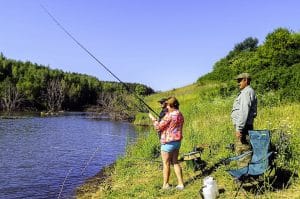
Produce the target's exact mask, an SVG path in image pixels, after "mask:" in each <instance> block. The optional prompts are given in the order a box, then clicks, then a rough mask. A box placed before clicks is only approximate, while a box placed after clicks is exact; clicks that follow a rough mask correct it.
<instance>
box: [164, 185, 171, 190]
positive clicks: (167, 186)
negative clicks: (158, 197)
mask: <svg viewBox="0 0 300 199" xmlns="http://www.w3.org/2000/svg"><path fill="white" fill-rule="evenodd" d="M162 189H163V190H168V189H171V186H170V185H169V184H166V185H165V186H163V187H162Z"/></svg>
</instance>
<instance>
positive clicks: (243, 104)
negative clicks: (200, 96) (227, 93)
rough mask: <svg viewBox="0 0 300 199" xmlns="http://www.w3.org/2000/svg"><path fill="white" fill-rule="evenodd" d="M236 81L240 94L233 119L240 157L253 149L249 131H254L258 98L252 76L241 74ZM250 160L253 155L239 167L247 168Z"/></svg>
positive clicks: (234, 105)
mask: <svg viewBox="0 0 300 199" xmlns="http://www.w3.org/2000/svg"><path fill="white" fill-rule="evenodd" d="M236 79H237V81H238V84H239V88H240V92H239V95H238V97H237V98H236V99H235V101H234V103H233V107H232V111H231V119H232V121H233V125H234V128H235V136H236V143H235V152H236V154H237V155H240V154H242V153H244V152H246V151H249V150H250V148H251V146H250V142H249V133H248V131H249V130H253V121H254V118H255V117H256V115H257V98H256V95H255V92H254V90H253V89H252V87H251V86H250V82H251V76H250V75H249V74H248V73H242V74H239V75H238V76H237V78H236ZM250 159H251V155H249V156H246V157H245V158H244V159H242V160H240V161H239V166H240V167H244V166H247V165H248V163H249V161H250Z"/></svg>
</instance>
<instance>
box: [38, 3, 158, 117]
mask: <svg viewBox="0 0 300 199" xmlns="http://www.w3.org/2000/svg"><path fill="white" fill-rule="evenodd" d="M40 6H41V7H42V9H43V10H44V11H45V12H46V13H47V15H48V16H49V17H50V18H51V19H52V20H53V21H54V22H55V24H56V25H57V26H58V27H59V28H60V29H61V30H63V31H64V32H65V33H66V34H67V35H68V36H69V37H70V38H71V39H72V40H73V41H74V42H75V43H76V44H77V45H78V46H79V47H80V48H82V49H83V50H84V51H85V52H86V53H87V54H88V55H90V56H91V57H92V58H93V59H94V60H95V61H96V62H97V63H98V64H99V65H100V66H102V67H103V68H104V69H105V70H106V71H107V72H108V73H109V74H111V75H112V76H113V77H114V78H115V79H117V80H118V81H119V82H120V83H121V84H122V85H123V86H124V87H125V88H126V90H127V91H128V92H131V93H132V94H133V95H134V97H135V98H136V99H138V100H139V101H140V102H141V103H142V104H143V105H145V106H146V107H147V108H148V110H150V111H152V112H153V113H154V114H155V115H156V116H158V117H159V114H158V113H156V112H155V111H154V110H153V109H152V108H151V107H150V106H149V105H148V104H147V103H146V102H145V101H144V100H143V99H142V98H141V97H139V96H138V95H137V94H136V93H135V92H132V91H131V89H130V88H129V86H128V85H127V84H126V83H124V82H123V81H122V80H121V79H120V78H118V77H117V76H116V75H115V74H114V73H113V72H112V71H111V70H109V68H107V67H106V66H105V65H104V64H103V63H102V62H101V61H100V60H99V59H97V57H95V56H94V55H93V54H92V53H91V52H90V51H89V50H88V49H87V48H86V47H84V45H82V44H81V43H80V42H79V41H78V40H77V39H76V38H75V37H74V36H73V35H72V34H71V33H70V32H69V31H67V30H66V29H65V28H64V27H63V26H62V25H61V23H59V21H58V20H57V19H56V18H55V17H54V16H53V15H52V14H51V13H50V12H49V11H48V9H47V8H46V7H45V6H43V5H42V4H40Z"/></svg>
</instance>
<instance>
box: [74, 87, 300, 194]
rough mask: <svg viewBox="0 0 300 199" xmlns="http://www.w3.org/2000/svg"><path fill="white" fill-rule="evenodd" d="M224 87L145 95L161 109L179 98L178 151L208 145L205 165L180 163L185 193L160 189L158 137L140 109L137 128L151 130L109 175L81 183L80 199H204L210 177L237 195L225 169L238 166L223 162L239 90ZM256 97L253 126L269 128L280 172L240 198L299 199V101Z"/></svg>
mask: <svg viewBox="0 0 300 199" xmlns="http://www.w3.org/2000/svg"><path fill="white" fill-rule="evenodd" d="M221 88H222V85H221V84H219V83H212V82H211V83H207V84H200V83H195V84H192V85H189V86H186V87H183V88H179V89H173V90H171V91H168V92H162V93H157V94H154V95H151V96H149V97H147V98H146V99H145V100H146V102H147V103H148V104H149V105H150V106H151V107H155V110H156V111H157V112H159V111H160V109H159V104H158V102H157V100H158V99H160V98H162V97H169V96H176V97H177V98H178V100H179V102H180V111H181V112H182V113H183V115H184V117H185V124H184V138H183V141H182V147H181V150H180V154H181V155H183V154H185V153H188V152H190V151H192V150H193V148H194V147H195V146H199V145H201V146H204V150H203V153H202V155H201V159H202V160H203V161H205V162H206V166H205V168H202V169H201V170H197V171H195V170H194V168H193V164H192V163H191V162H189V161H184V162H182V163H181V166H182V168H183V174H184V181H185V183H186V186H185V189H184V190H183V191H177V190H175V189H171V190H168V191H163V190H161V186H162V165H161V163H160V162H161V158H160V156H157V153H158V147H159V141H158V138H157V134H156V132H155V131H154V129H153V128H152V126H151V123H150V121H149V118H148V115H147V114H145V113H140V114H138V115H137V116H136V120H135V125H136V126H137V128H138V126H140V125H142V126H145V125H150V127H148V128H145V129H146V130H144V132H147V133H141V135H140V136H139V139H138V141H137V143H136V144H135V145H133V146H130V147H129V148H128V149H127V152H126V155H125V156H124V157H120V158H119V159H118V160H117V161H116V163H115V164H114V165H113V166H112V167H110V168H107V169H105V171H104V172H103V175H105V176H106V178H104V179H101V180H98V181H97V180H96V181H94V182H93V183H86V184H85V185H84V186H82V187H80V188H79V191H78V194H77V196H78V198H201V196H200V194H199V192H200V190H201V187H202V185H203V178H204V177H205V176H207V175H210V176H213V177H214V178H215V179H216V181H217V184H218V187H219V190H220V197H219V198H233V197H234V195H235V193H236V189H237V184H236V183H235V182H234V181H233V178H232V177H231V176H230V175H229V174H228V173H227V172H226V170H228V169H229V168H233V167H234V166H235V165H234V164H229V165H225V164H219V162H220V160H221V159H223V158H227V157H230V156H234V154H233V153H232V151H231V150H229V149H228V148H227V147H226V146H228V144H230V143H234V134H233V132H234V129H233V126H232V123H231V120H230V112H231V108H232V103H233V100H234V98H235V96H236V95H237V92H238V91H237V90H234V91H233V92H232V94H230V95H227V96H226V97H224V96H223V97H222V95H220V89H221ZM254 89H255V88H254ZM257 96H258V100H259V103H258V116H257V118H256V120H255V123H254V126H255V129H268V130H270V131H271V139H272V144H273V146H274V149H276V151H277V153H278V154H277V158H276V160H275V163H276V173H275V170H273V171H272V172H271V174H270V176H262V179H261V184H259V185H252V186H248V187H247V186H246V187H245V188H244V189H242V190H241V191H239V192H238V196H237V198H276V199H277V198H300V181H299V179H298V174H299V171H300V164H299V162H300V136H299V135H298V133H299V131H300V121H299V118H300V112H299V110H300V104H299V102H298V103H297V102H283V103H280V102H278V101H277V103H273V100H274V99H273V98H272V97H270V96H272V93H264V94H262V93H257ZM141 128H142V127H141ZM170 183H171V184H172V185H173V186H174V187H175V186H176V183H177V180H176V176H175V174H174V171H173V168H172V170H171V180H170ZM258 190H260V193H259V194H257V192H258Z"/></svg>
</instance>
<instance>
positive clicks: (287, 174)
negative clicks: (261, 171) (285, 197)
mask: <svg viewBox="0 0 300 199" xmlns="http://www.w3.org/2000/svg"><path fill="white" fill-rule="evenodd" d="M201 165H202V166H203V167H202V168H200V167H198V168H197V169H198V170H199V171H202V172H201V173H200V174H198V175H195V176H194V177H192V178H190V179H188V180H187V181H186V182H185V186H187V185H189V184H191V183H193V182H194V181H196V180H199V179H202V178H204V177H205V176H209V175H211V174H212V173H213V172H214V171H216V170H217V169H218V167H219V166H221V165H224V162H223V161H222V160H221V161H219V162H217V163H216V164H214V165H213V166H211V167H206V166H207V163H206V162H205V161H203V160H201ZM195 168H196V167H195ZM195 170H196V169H195ZM295 178H298V174H296V173H295V172H292V171H290V170H287V169H282V168H277V169H276V170H275V171H274V174H273V175H269V176H257V177H253V176H252V177H249V178H245V179H243V181H240V182H238V183H236V186H237V187H239V186H240V185H241V183H242V189H243V190H244V191H245V192H248V193H251V194H254V195H262V194H264V193H265V192H266V191H278V190H283V189H287V188H289V186H290V185H291V183H292V181H293V180H294V179H295ZM233 180H234V179H233ZM199 189H200V188H199ZM238 190H239V189H238V188H237V190H236V191H237V192H238ZM219 192H220V193H224V192H225V189H224V190H219Z"/></svg>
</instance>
